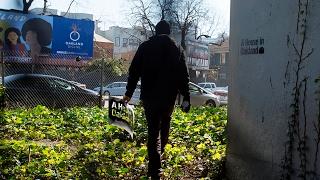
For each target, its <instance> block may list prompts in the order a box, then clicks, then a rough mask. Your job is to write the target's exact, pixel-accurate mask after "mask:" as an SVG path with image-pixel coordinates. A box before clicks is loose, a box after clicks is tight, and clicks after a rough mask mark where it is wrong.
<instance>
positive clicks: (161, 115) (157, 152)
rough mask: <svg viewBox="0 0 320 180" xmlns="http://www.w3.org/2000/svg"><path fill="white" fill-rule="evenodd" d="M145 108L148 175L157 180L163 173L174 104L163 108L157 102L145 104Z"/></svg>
mask: <svg viewBox="0 0 320 180" xmlns="http://www.w3.org/2000/svg"><path fill="white" fill-rule="evenodd" d="M143 106H144V110H145V115H146V119H147V124H148V144H147V147H148V156H149V164H148V175H149V176H151V177H152V178H155V179H156V178H158V177H160V173H161V154H162V153H163V152H164V147H165V145H166V144H167V143H168V137H169V130H170V121H171V115H172V112H173V109H174V103H172V104H169V105H166V106H164V105H162V106H161V105H159V104H158V105H157V102H152V103H148V102H143Z"/></svg>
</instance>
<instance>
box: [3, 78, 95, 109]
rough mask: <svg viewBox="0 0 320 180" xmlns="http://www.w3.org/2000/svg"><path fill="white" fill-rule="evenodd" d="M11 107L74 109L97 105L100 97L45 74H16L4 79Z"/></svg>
mask: <svg viewBox="0 0 320 180" xmlns="http://www.w3.org/2000/svg"><path fill="white" fill-rule="evenodd" d="M4 84H5V87H6V93H7V98H8V103H9V105H12V106H17V105H18V106H20V105H22V106H36V105H40V104H41V105H45V106H47V107H55V108H61V107H72V106H85V105H97V104H98V103H99V95H98V93H97V92H95V91H92V90H90V89H84V88H80V87H78V86H76V85H74V84H73V83H70V82H69V81H68V80H65V79H62V78H59V77H56V76H49V75H43V74H16V75H11V76H6V77H5V79H4Z"/></svg>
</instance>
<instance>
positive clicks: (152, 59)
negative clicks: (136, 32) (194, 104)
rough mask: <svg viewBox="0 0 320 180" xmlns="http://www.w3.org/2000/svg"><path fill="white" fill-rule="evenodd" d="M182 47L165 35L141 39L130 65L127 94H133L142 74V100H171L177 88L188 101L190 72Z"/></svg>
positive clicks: (160, 102) (161, 102) (165, 101)
mask: <svg viewBox="0 0 320 180" xmlns="http://www.w3.org/2000/svg"><path fill="white" fill-rule="evenodd" d="M181 49H182V48H180V47H178V46H177V45H176V43H175V42H174V40H173V39H171V38H170V37H169V36H168V35H156V36H153V37H151V38H150V39H149V40H148V41H146V42H144V43H142V44H141V45H140V46H139V48H138V50H137V52H136V54H135V56H134V58H133V60H132V63H131V66H130V68H129V77H128V84H127V92H126V96H128V97H132V94H133V92H134V90H135V88H136V84H137V82H138V81H139V78H141V94H140V99H141V100H142V101H154V102H156V103H159V104H164V105H166V104H167V103H174V102H175V99H176V97H177V94H178V92H180V93H181V94H182V95H183V97H184V100H187V101H190V94H189V85H188V83H189V74H188V69H187V65H186V61H185V55H184V52H183V50H181Z"/></svg>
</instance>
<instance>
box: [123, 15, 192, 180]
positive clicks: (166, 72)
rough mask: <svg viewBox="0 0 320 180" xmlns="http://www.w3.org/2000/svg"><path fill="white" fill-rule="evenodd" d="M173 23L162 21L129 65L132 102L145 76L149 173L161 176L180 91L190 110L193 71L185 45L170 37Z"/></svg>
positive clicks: (143, 97) (143, 98)
mask: <svg viewBox="0 0 320 180" xmlns="http://www.w3.org/2000/svg"><path fill="white" fill-rule="evenodd" d="M169 34H170V25H169V23H168V22H167V21H165V20H162V21H160V22H159V23H158V24H157V25H156V35H155V36H153V37H151V38H150V39H149V40H148V41H145V42H144V43H142V44H141V45H140V46H139V48H138V50H137V52H136V54H135V56H134V58H133V60H132V63H131V66H130V68H129V77H128V84H127V91H126V93H125V95H124V97H123V100H124V101H125V102H129V101H130V99H131V97H132V94H133V92H134V90H135V88H136V85H137V82H138V81H139V79H141V95H140V99H141V101H142V104H143V107H144V110H145V115H146V119H147V124H148V145H147V147H148V156H149V164H148V176H149V177H151V179H160V175H161V154H162V153H163V152H164V147H165V145H166V144H167V142H168V136H169V129H170V121H171V114H172V112H173V109H174V105H175V101H176V97H177V94H178V93H181V94H182V95H183V103H182V104H183V105H184V106H185V108H183V110H184V111H186V112H188V111H189V109H190V93H189V85H188V83H189V74H188V69H187V66H186V62H185V55H184V52H183V50H181V49H182V48H180V47H179V46H177V45H176V43H175V42H174V40H173V39H171V38H170V37H169Z"/></svg>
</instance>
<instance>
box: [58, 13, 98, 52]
mask: <svg viewBox="0 0 320 180" xmlns="http://www.w3.org/2000/svg"><path fill="white" fill-rule="evenodd" d="M53 25H54V27H55V28H54V31H53V44H52V53H54V54H66V55H77V56H83V57H92V55H93V30H94V24H93V21H89V20H78V19H67V18H63V17H54V18H53Z"/></svg>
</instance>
